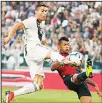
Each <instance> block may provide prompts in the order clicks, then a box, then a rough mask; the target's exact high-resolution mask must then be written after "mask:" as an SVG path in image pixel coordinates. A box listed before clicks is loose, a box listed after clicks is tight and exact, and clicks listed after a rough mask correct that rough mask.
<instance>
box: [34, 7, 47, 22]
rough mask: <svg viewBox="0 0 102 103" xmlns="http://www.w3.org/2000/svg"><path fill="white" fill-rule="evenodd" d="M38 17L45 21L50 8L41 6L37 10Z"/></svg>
mask: <svg viewBox="0 0 102 103" xmlns="http://www.w3.org/2000/svg"><path fill="white" fill-rule="evenodd" d="M36 15H37V19H38V20H40V21H45V20H46V18H47V15H48V8H47V7H44V6H41V7H39V8H38V9H37V11H36Z"/></svg>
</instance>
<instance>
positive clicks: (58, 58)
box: [51, 52, 64, 62]
mask: <svg viewBox="0 0 102 103" xmlns="http://www.w3.org/2000/svg"><path fill="white" fill-rule="evenodd" d="M63 59H64V57H63V56H62V55H60V54H59V53H58V52H52V53H51V60H52V61H59V62H61V61H62V60H63Z"/></svg>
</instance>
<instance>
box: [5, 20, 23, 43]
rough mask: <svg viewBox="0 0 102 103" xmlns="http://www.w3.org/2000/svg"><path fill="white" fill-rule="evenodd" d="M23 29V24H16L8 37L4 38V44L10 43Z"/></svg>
mask: <svg viewBox="0 0 102 103" xmlns="http://www.w3.org/2000/svg"><path fill="white" fill-rule="evenodd" d="M23 28H24V24H23V22H19V23H16V24H14V25H13V26H12V27H11V29H10V31H9V34H8V37H6V38H4V44H7V43H9V42H10V40H11V39H12V38H13V37H14V36H15V35H16V32H17V31H18V30H20V29H23Z"/></svg>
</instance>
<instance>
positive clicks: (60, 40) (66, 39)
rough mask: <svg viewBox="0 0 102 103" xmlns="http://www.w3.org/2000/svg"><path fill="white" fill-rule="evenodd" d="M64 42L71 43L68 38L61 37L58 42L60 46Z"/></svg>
mask: <svg viewBox="0 0 102 103" xmlns="http://www.w3.org/2000/svg"><path fill="white" fill-rule="evenodd" d="M62 41H69V39H68V38H67V37H61V38H60V39H59V41H58V44H61V42H62Z"/></svg>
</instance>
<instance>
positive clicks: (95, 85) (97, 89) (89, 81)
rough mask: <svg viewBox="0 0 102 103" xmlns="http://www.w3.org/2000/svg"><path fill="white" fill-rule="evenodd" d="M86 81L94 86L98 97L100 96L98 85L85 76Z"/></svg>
mask: <svg viewBox="0 0 102 103" xmlns="http://www.w3.org/2000/svg"><path fill="white" fill-rule="evenodd" d="M86 82H87V83H88V84H90V85H91V86H94V87H95V89H96V92H97V94H98V96H99V97H102V95H101V93H100V91H99V87H98V85H97V84H96V83H95V82H94V81H92V80H91V79H90V78H87V79H86Z"/></svg>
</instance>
